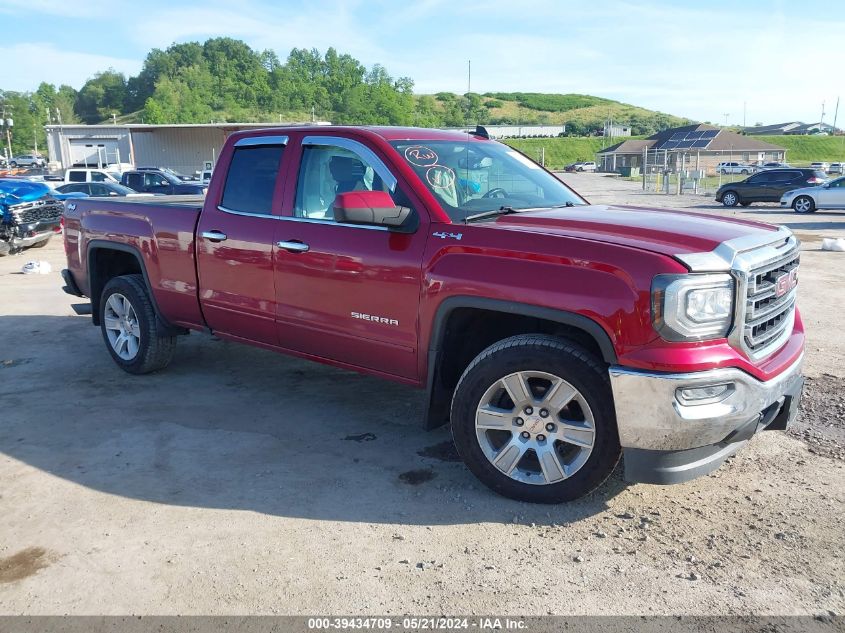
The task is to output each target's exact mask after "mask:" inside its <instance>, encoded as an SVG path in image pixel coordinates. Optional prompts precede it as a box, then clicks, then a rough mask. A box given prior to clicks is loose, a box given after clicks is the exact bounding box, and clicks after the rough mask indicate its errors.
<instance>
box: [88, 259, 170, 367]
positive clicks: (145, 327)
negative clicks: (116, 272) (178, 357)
mask: <svg viewBox="0 0 845 633" xmlns="http://www.w3.org/2000/svg"><path fill="white" fill-rule="evenodd" d="M113 294H121V295H123V296H124V297H125V298H126V299H127V300H128V301H129V303H130V304H131V306H132V309H133V310H134V312H135V314H136V316H137V321H138V329H139V332H140V336H139V343H138V350H137V353H136V354H135V355H134V357H132V358H131V359H128V360H127V359H124V358H121V357H120V356H119V355H118V354H117V352H116V351H115V350H114V348H113V347H112V344H111V341H110V340H109V335H108V332H107V330H106V319H105V313H106V305H107V302H108V300H109V297H111V296H112V295H113ZM100 331H101V332H102V334H103V340H104V341H105V343H106V349H108V351H109V354H111V357H112V359H113V360H114V362H115V363H117V365H118V367H120V368H121V369H123V370H124V371H126V372H128V373H130V374H149V373H151V372H154V371H158V370H160V369H164V368H165V367H167V365H168V364H169V363H170V360H171V358H173V349H174V347H175V346H176V337H175V336H159V334H158V332H157V329H156V315H155V309H154V308H153V304H152V301H151V300H150V296H149V294H148V292H147V286H146V284H145V283H144V278H143V276H141V275H121V276H120V277H114V278H112V279H110V280H109V281H108V283H107V284H106V286H105V288H103V292H102V294H101V295H100Z"/></svg>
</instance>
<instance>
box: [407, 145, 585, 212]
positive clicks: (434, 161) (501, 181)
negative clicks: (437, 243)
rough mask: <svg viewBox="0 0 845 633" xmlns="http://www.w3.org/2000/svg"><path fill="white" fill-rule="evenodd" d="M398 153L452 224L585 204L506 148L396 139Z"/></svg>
mask: <svg viewBox="0 0 845 633" xmlns="http://www.w3.org/2000/svg"><path fill="white" fill-rule="evenodd" d="M391 145H393V147H394V148H395V149H396V151H397V152H399V155H400V156H402V158H403V159H404V160H405V162H407V163H408V165H410V166H411V168H412V169H413V170H414V171H415V172H416V173H417V175H418V176H419V177H420V180H421V181H422V183H423V184H424V185H425V186H426V188H428V190H429V191H431V193H433V194H434V197H435V198H437V200H438V202H440V205H441V206H442V207H443V210H444V211H445V212H446V213H447V214H448V215H449V217H450V218H451V219H452V221H453V222H463V221H464V220H466V218H467V217H468V216H473V215H477V214H479V213H484V212H486V211H496V210H499V209H502V208H503V207H505V208H510V209H513V210H517V211H518V210H520V209H536V208H538V207H540V208H542V207H560V206H567V205H570V206H571V205H583V204H586V202H584V200H583V199H582V198H580V197H579V196H578V194H576V193H575V192H574V191H572V190H571V189H569V188H568V187H567V186H566V185H564V184H563V183H562V182H561V181H560V180H558V179H557V178H555V177H554V176H552V175H551V174H549V173H548V172H547V171H545V170H544V169H542V168H541V167H540V166H539V165H538V164H536V163H534V162H533V161H531V160H530V159H528V158H526V157H525V156H523V155H522V154H520V153H519V152H517V151H515V150H513V149H511V148H510V147H508V146H507V145H503V144H501V143H497V142H487V141H473V140H468V141H466V142H461V141H394V142H392V143H391Z"/></svg>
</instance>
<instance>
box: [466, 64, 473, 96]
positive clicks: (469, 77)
mask: <svg viewBox="0 0 845 633" xmlns="http://www.w3.org/2000/svg"><path fill="white" fill-rule="evenodd" d="M471 92H472V60H471V59H468V60H467V94H469V93H471Z"/></svg>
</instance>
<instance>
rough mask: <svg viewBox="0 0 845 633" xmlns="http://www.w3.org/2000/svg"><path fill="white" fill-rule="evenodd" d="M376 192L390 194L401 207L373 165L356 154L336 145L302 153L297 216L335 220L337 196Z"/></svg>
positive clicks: (305, 147)
mask: <svg viewBox="0 0 845 633" xmlns="http://www.w3.org/2000/svg"><path fill="white" fill-rule="evenodd" d="M375 190H378V191H385V192H387V193H389V194H390V195H391V197H392V198H393V200H394V202H395V203H396V204H401V201H399V200H397V195H396V194H394V192H392V191H390V190H389V188H388V187H387V185H386V184H385V183H384V181H383V180H382V178H381V177H380V176H379V175H378V173H376V171H375V170H374V169H373V167H372V165H370V164H369V163H368V162H367V161H366V160H365V159H363V158H361V157H360V156H358V155H357V154H355V153H354V152H352V151H350V150H348V149H345V148H342V147H336V146H333V145H307V146H304V147H303V150H302V162H301V164H300V167H299V177H298V178H297V183H296V202H295V206H294V216H295V217H298V218H314V219H318V220H333V219H334V213H333V211H332V208H333V206H334V200H335V196H337V194H339V193H346V192H349V191H375ZM400 197H401V196H400Z"/></svg>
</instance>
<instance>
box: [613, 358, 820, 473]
mask: <svg viewBox="0 0 845 633" xmlns="http://www.w3.org/2000/svg"><path fill="white" fill-rule="evenodd" d="M802 363H803V356H802V357H801V358H799V359H798V360H797V361H796V362H795V363H793V364H792V365H791V366H790V367H789V368H788V369H786V370H785V371H783V372H782V373H780V374H779V375H778V376H776V377H775V378H772V379H771V380H768V381H765V382H763V381H760V380H757V379H756V378H754V377H752V376H750V375H749V374H747V373H745V372H743V371H741V370H739V369H736V368H723V369H713V370H710V371H704V372H692V373H685V374H666V373H653V372H645V371H638V370H631V369H627V368H625V367H620V366H613V367H611V368H610V383H611V387H612V389H613V398H614V401H615V405H616V419H617V425H618V428H619V441H620V444H621V445H622V447H623V449H624V451H625V476H626V479H628V480H629V481H639V482H644V483H661V484H662V483H680V482H682V481H688V480H689V479H693V478H695V477H698V476H701V475H704V474H706V473H709V472H712V471H713V470H715V469H716V468H718V467H719V466H720V465H721V464H722V462H724V460H725V459H727V458H728V457H729V456H730V455H732V454H733V453H735V452H736V451H737V450H739V448H741V447H742V446H743V445H744V444H745V443H746V442H747V441H748V440H749V439H750V438H751V436H752V435H754V434H755V433H756V432H757V431H759V430H762V429H764V428H770V429H775V428H778V429H785V428H786V426H787V424H788V423H789V422H791V420H792V419H793V418H794V417H795V414H796V412H797V409H798V402H799V400H800V397H801V388H802V386H803V383H804V378H803V376H802V374H801V368H802ZM712 385H729V388H728V390H727V391H726V395H724V397H721V399H719V400H718V401H712V399H711V400H710V401H707V400H704V401H702V402H701V403H700V404H690V403H683V402H682V401H681V398H680V396H679V395H678V393H679V390H681V389H690V388H697V387H706V386H712Z"/></svg>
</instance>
